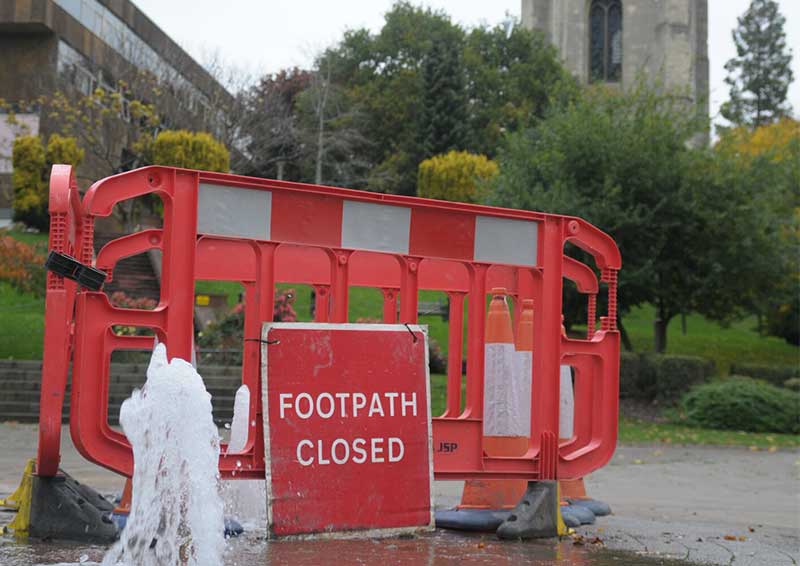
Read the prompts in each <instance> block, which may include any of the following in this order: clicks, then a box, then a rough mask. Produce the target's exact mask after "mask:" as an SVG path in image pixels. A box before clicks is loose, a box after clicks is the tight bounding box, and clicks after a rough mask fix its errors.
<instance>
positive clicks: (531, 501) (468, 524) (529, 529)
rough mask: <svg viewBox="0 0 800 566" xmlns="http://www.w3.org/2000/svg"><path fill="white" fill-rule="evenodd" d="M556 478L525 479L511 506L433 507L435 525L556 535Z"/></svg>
mask: <svg viewBox="0 0 800 566" xmlns="http://www.w3.org/2000/svg"><path fill="white" fill-rule="evenodd" d="M558 517H559V507H558V482H556V481H537V482H529V483H528V489H527V490H526V491H525V494H524V495H523V496H522V499H521V500H520V502H519V503H518V504H517V506H516V507H514V509H512V510H510V511H509V510H493V509H451V510H446V511H436V513H435V516H434V518H435V520H436V528H441V529H452V530H458V531H479V532H496V533H497V536H498V537H500V538H504V539H529V538H549V537H555V536H558Z"/></svg>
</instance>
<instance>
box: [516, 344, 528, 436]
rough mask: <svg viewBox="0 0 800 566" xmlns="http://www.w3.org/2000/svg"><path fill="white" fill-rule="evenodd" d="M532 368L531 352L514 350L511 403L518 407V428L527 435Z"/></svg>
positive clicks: (522, 433)
mask: <svg viewBox="0 0 800 566" xmlns="http://www.w3.org/2000/svg"><path fill="white" fill-rule="evenodd" d="M532 370H533V352H531V351H526V350H522V351H515V352H514V373H513V379H512V380H511V385H512V388H513V392H514V393H513V395H514V397H513V399H512V403H514V404H515V405H516V406H518V407H519V430H521V431H522V432H521V434H519V435H517V434H515V436H528V435H530V433H531V404H532V402H531V375H532V374H531V371H532Z"/></svg>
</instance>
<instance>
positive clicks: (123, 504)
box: [114, 478, 133, 514]
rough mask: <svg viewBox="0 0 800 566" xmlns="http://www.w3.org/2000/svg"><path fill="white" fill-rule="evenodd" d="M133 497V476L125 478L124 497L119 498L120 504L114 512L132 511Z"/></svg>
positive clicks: (124, 512)
mask: <svg viewBox="0 0 800 566" xmlns="http://www.w3.org/2000/svg"><path fill="white" fill-rule="evenodd" d="M131 497H133V484H132V483H131V478H127V479H126V480H125V487H124V488H123V489H122V497H121V498H120V500H119V505H117V506H116V507H115V508H114V513H121V514H127V513H130V512H131Z"/></svg>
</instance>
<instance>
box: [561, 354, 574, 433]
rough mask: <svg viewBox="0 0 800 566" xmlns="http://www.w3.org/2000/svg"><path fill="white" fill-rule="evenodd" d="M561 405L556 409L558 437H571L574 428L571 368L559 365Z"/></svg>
mask: <svg viewBox="0 0 800 566" xmlns="http://www.w3.org/2000/svg"><path fill="white" fill-rule="evenodd" d="M560 387H561V405H560V408H559V411H558V437H559V438H572V434H573V432H574V430H575V426H574V425H575V395H574V393H573V391H572V370H571V369H570V367H569V366H561V383H560Z"/></svg>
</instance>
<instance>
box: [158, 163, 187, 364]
mask: <svg viewBox="0 0 800 566" xmlns="http://www.w3.org/2000/svg"><path fill="white" fill-rule="evenodd" d="M152 182H153V183H155V184H157V183H159V182H160V183H162V184H163V183H171V184H172V189H173V191H172V199H171V201H170V199H167V200H166V201H165V202H164V215H165V217H171V218H172V222H167V223H165V225H164V256H163V271H162V290H161V298H162V300H167V301H168V302H169V309H168V310H167V315H166V316H167V333H168V334H169V343H168V344H167V350H168V352H169V356H170V358H182V359H184V360H191V359H192V337H193V336H194V261H195V247H196V242H195V240H196V234H197V183H198V180H197V174H196V173H184V172H177V171H175V172H173V173H172V175H171V176H170V179H164V178H160V177H159V178H157V179H154V181H152Z"/></svg>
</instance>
